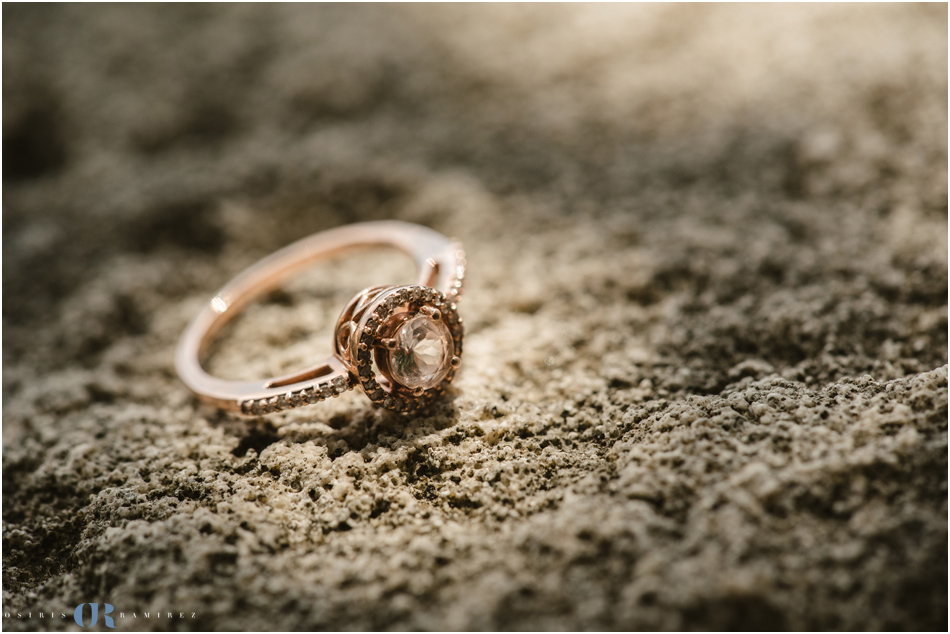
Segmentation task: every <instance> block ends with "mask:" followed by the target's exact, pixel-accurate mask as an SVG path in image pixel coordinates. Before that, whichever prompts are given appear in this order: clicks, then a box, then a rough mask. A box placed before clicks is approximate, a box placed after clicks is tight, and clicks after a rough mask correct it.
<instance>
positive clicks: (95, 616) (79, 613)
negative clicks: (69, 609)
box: [73, 603, 115, 629]
mask: <svg viewBox="0 0 950 634" xmlns="http://www.w3.org/2000/svg"><path fill="white" fill-rule="evenodd" d="M85 605H88V606H89V607H90V609H91V610H92V617H91V618H90V619H89V625H86V624H85V623H83V622H82V621H83V609H82V608H83V606H85ZM102 605H103V607H104V608H105V609H104V610H103V611H102V620H103V622H104V623H105V624H106V627H111V628H113V629H115V621H113V620H112V617H111V616H109V615H110V614H112V605H111V604H109V603H103V604H102ZM73 619H75V621H76V624H77V625H79V627H95V625H96V623H97V622H98V621H99V604H98V603H80V604H79V605H77V606H76V610H75V612H73Z"/></svg>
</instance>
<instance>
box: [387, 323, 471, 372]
mask: <svg viewBox="0 0 950 634" xmlns="http://www.w3.org/2000/svg"><path fill="white" fill-rule="evenodd" d="M393 338H394V339H395V340H396V349H395V350H393V351H392V353H391V356H390V364H391V367H392V373H393V378H394V379H395V380H396V381H398V382H399V383H400V384H402V385H404V386H406V387H408V388H409V389H416V388H422V389H425V390H428V389H430V388H433V387H435V386H437V385H438V384H439V383H441V382H442V379H444V378H445V376H446V375H447V374H448V373H449V368H450V363H451V361H452V355H453V354H455V347H454V345H453V342H452V334H451V333H450V332H449V329H448V328H447V327H446V326H445V324H444V323H442V322H441V321H438V320H435V319H431V318H430V317H427V316H425V315H417V316H416V317H413V318H412V319H410V320H409V321H407V322H406V323H404V324H403V325H402V326H400V328H399V330H398V331H396V335H395V336H394V337H393Z"/></svg>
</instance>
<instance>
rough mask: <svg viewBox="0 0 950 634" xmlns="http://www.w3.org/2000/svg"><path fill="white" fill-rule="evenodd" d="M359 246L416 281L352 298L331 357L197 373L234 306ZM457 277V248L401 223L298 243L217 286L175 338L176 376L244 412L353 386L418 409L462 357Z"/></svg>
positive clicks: (211, 399) (388, 404)
mask: <svg viewBox="0 0 950 634" xmlns="http://www.w3.org/2000/svg"><path fill="white" fill-rule="evenodd" d="M361 247H392V248H395V249H398V250H400V251H403V252H405V253H406V254H408V255H409V256H410V257H412V258H413V259H414V260H415V262H416V266H417V267H418V270H419V277H418V279H417V282H416V284H410V285H406V286H374V287H371V288H368V289H365V290H363V291H360V292H359V293H357V294H356V296H355V297H354V298H353V299H352V300H350V302H349V303H348V304H347V305H346V308H344V309H343V312H342V313H341V314H340V318H339V319H338V320H337V324H336V328H335V331H334V337H333V346H334V354H333V356H332V357H330V358H329V359H327V360H326V361H324V362H322V363H319V364H317V365H314V366H312V367H310V368H307V369H304V370H301V371H299V372H294V373H292V374H288V375H285V376H279V377H274V378H269V379H263V380H258V381H231V380H226V379H221V378H217V377H213V376H211V375H209V374H208V373H207V372H205V371H204V369H203V368H202V366H201V363H202V359H203V357H204V354H205V352H206V351H207V348H208V345H209V344H210V342H211V340H212V338H213V337H214V335H215V334H216V333H217V332H218V331H219V330H220V328H221V327H222V326H224V324H226V323H227V322H228V321H230V320H231V319H232V318H233V317H234V316H235V315H237V314H238V313H239V312H240V311H241V309H243V308H244V307H245V306H247V305H248V304H249V303H250V302H252V301H253V300H255V299H256V298H258V297H260V296H261V295H263V294H265V293H267V292H269V291H271V290H274V289H275V288H277V287H278V286H280V285H281V284H282V283H283V282H284V281H286V280H287V279H288V278H289V277H290V276H291V275H293V274H295V273H298V272H299V271H301V270H302V269H304V268H306V267H308V266H310V265H312V264H314V263H316V262H320V261H323V260H326V259H329V258H331V257H334V256H337V255H340V254H341V253H344V252H346V251H350V250H352V249H356V248H361ZM464 277H465V254H464V252H463V251H462V245H461V244H459V243H458V242H456V241H454V240H450V239H449V238H446V237H445V236H443V235H442V234H440V233H437V232H435V231H433V230H432V229H428V228H426V227H420V226H418V225H413V224H409V223H405V222H396V221H385V222H367V223H362V224H354V225H348V226H344V227H339V228H336V229H331V230H329V231H324V232H322V233H318V234H315V235H312V236H310V237H308V238H304V239H302V240H298V241H297V242H294V243H293V244H290V245H288V246H286V247H284V248H283V249H281V250H280V251H277V252H276V253H274V254H272V255H270V256H268V257H266V258H264V259H263V260H261V261H260V262H258V263H257V264H255V265H254V266H252V267H250V268H249V269H247V270H246V271H244V272H243V273H241V274H240V275H238V276H237V277H236V278H234V279H233V280H231V281H230V282H228V283H227V284H225V285H224V287H223V288H221V290H219V291H218V292H217V293H216V294H215V295H214V297H212V298H211V299H210V301H208V303H207V304H206V305H205V307H204V308H203V309H202V310H201V313H199V314H198V316H197V317H196V318H195V320H194V321H192V322H191V324H190V325H189V326H188V328H187V329H185V332H184V333H182V336H181V339H180V340H179V342H178V349H177V350H176V352H175V369H176V370H177V371H178V376H180V377H181V380H182V381H184V383H185V385H187V386H188V388H189V389H190V390H191V391H192V392H194V393H195V394H196V395H197V396H198V397H199V398H200V399H202V400H204V401H206V402H208V403H211V404H213V405H216V406H218V407H221V408H224V409H229V410H237V411H240V412H242V413H244V414H253V415H259V414H269V413H271V412H278V411H281V410H285V409H291V408H294V407H300V406H302V405H309V404H311V403H318V402H320V401H322V400H325V399H327V398H331V397H333V396H338V395H340V394H342V393H343V392H345V391H347V390H349V389H353V388H355V387H357V386H360V387H361V388H362V389H363V392H364V393H365V394H366V395H367V396H368V397H369V398H370V400H372V401H373V403H375V404H377V405H381V406H382V407H385V408H388V409H391V410H396V411H400V412H411V411H415V410H418V409H420V408H422V407H425V406H426V405H428V404H429V403H431V402H432V400H433V399H434V398H435V397H437V396H438V395H440V394H442V393H443V392H444V391H445V389H446V388H447V387H448V385H449V383H451V382H452V379H454V378H455V373H456V371H457V370H458V367H459V364H460V362H461V355H462V337H463V328H462V319H461V317H459V314H458V309H457V308H456V302H457V301H458V299H459V296H460V295H461V292H462V280H463V279H464Z"/></svg>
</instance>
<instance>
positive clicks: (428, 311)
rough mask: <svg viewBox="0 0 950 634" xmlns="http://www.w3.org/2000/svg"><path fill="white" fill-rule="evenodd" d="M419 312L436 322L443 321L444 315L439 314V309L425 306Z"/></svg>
mask: <svg viewBox="0 0 950 634" xmlns="http://www.w3.org/2000/svg"><path fill="white" fill-rule="evenodd" d="M419 312H420V313H422V314H423V315H426V316H427V317H430V318H431V319H434V320H436V321H438V320H440V319H442V313H441V312H439V309H438V308H433V307H432V306H423V307H422V308H420V309H419Z"/></svg>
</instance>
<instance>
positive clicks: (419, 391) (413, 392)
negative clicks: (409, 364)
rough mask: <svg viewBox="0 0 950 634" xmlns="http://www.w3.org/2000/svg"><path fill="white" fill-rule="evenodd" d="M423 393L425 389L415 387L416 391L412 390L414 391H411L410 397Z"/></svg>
mask: <svg viewBox="0 0 950 634" xmlns="http://www.w3.org/2000/svg"><path fill="white" fill-rule="evenodd" d="M425 391H426V390H425V388H422V387H417V388H416V389H414V390H413V391H412V395H413V396H422V395H423V394H424V393H425Z"/></svg>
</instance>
